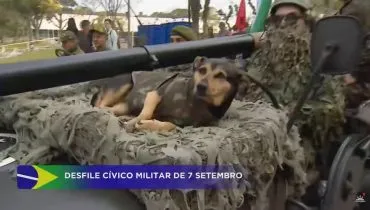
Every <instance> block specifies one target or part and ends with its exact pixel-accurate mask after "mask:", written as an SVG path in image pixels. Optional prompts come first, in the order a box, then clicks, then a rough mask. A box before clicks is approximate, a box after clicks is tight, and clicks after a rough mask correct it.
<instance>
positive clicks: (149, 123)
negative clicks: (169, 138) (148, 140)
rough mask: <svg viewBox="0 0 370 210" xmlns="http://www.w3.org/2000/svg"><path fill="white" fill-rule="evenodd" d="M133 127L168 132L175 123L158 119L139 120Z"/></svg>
mask: <svg viewBox="0 0 370 210" xmlns="http://www.w3.org/2000/svg"><path fill="white" fill-rule="evenodd" d="M135 128H136V129H137V130H146V131H155V132H170V131H173V130H174V129H175V128H176V125H175V124H173V123H171V122H162V121H159V120H141V121H140V122H138V123H137V124H136V125H135Z"/></svg>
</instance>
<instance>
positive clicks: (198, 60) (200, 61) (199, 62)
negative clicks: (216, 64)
mask: <svg viewBox="0 0 370 210" xmlns="http://www.w3.org/2000/svg"><path fill="white" fill-rule="evenodd" d="M206 60H207V58H206V57H203V56H197V57H196V58H195V59H194V62H193V70H196V69H197V68H199V67H200V66H201V65H203V64H204V63H205V62H206Z"/></svg>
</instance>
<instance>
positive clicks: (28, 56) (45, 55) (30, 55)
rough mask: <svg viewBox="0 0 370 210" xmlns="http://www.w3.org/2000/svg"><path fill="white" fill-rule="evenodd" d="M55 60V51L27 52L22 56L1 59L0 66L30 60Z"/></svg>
mask: <svg viewBox="0 0 370 210" xmlns="http://www.w3.org/2000/svg"><path fill="white" fill-rule="evenodd" d="M51 58H56V55H55V49H46V50H39V51H34V52H27V53H25V54H23V55H19V56H15V57H11V58H2V59H0V64H4V63H18V62H22V61H31V60H43V59H51Z"/></svg>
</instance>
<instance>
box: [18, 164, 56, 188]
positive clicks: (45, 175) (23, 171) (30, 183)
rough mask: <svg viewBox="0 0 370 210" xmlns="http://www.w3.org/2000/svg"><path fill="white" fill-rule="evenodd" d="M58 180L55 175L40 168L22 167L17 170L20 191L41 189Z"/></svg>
mask: <svg viewBox="0 0 370 210" xmlns="http://www.w3.org/2000/svg"><path fill="white" fill-rule="evenodd" d="M57 178H58V177H57V176H55V175H54V174H52V173H50V172H48V171H46V170H44V169H42V168H40V167H38V166H31V165H21V166H18V168H17V186H18V189H39V188H40V187H42V186H44V185H46V184H49V183H51V182H52V181H54V180H56V179H57Z"/></svg>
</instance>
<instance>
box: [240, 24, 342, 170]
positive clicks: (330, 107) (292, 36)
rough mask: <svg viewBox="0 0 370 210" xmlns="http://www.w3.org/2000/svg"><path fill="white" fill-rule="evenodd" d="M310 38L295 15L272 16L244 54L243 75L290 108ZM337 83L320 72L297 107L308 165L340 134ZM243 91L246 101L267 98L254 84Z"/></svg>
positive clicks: (304, 76)
mask: <svg viewBox="0 0 370 210" xmlns="http://www.w3.org/2000/svg"><path fill="white" fill-rule="evenodd" d="M307 19H308V20H309V18H307ZM308 20H306V21H307V23H308ZM310 38H311V33H310V28H309V27H308V25H306V27H302V25H298V24H297V19H296V17H287V18H286V19H285V20H284V21H283V22H279V18H277V20H275V19H273V18H272V19H271V20H270V21H269V22H268V25H267V28H266V32H265V38H264V43H263V45H262V46H261V48H260V49H259V50H257V51H256V52H255V53H254V54H253V55H252V56H251V58H250V59H249V64H248V66H247V70H248V74H249V75H251V76H252V77H253V78H254V79H257V80H258V81H260V82H261V83H262V84H263V85H265V86H266V87H267V88H268V89H269V90H270V91H271V92H272V93H273V94H274V96H275V97H276V98H277V101H278V102H279V103H280V104H282V105H283V106H287V107H290V108H293V107H294V106H295V103H296V102H297V101H298V100H299V98H300V97H301V96H302V94H303V91H304V89H305V87H306V85H307V84H308V83H309V81H310V79H311V76H312V70H311V64H310ZM342 84H343V83H342V81H341V77H332V76H328V75H321V78H320V81H317V82H316V83H315V86H314V87H313V88H312V92H311V95H310V96H309V98H308V100H307V102H306V103H305V104H304V106H303V108H302V111H301V112H300V116H299V117H298V120H297V123H296V125H297V126H298V127H299V128H300V133H301V135H302V138H303V139H305V140H304V141H303V142H304V145H305V152H306V160H307V167H308V168H311V167H315V165H316V163H315V159H316V157H315V156H316V152H317V151H319V150H320V149H322V148H323V146H325V145H326V144H328V142H330V141H334V140H337V139H338V138H339V136H340V135H341V134H342V130H341V128H342V125H343V123H344V120H345V118H344V112H343V110H344V106H345V101H344V99H345V97H344V91H343V85H342ZM243 96H244V100H245V101H250V102H255V101H257V100H261V99H265V100H266V99H267V100H270V99H269V98H268V97H267V95H266V94H265V93H264V92H263V91H262V90H261V89H260V88H259V87H258V86H256V85H255V84H254V83H250V84H249V85H247V87H246V92H245V93H243ZM239 98H242V95H239ZM313 170H315V169H313ZM315 173H316V172H315Z"/></svg>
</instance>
